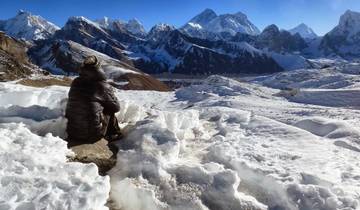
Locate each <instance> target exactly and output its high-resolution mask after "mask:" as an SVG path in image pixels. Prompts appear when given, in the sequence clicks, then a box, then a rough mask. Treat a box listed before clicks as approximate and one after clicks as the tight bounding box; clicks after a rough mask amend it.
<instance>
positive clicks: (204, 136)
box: [0, 71, 360, 210]
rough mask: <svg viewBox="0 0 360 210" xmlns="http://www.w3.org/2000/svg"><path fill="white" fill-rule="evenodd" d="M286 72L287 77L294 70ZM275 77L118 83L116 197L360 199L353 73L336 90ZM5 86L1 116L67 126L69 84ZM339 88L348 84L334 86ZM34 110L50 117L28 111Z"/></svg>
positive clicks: (38, 130)
mask: <svg viewBox="0 0 360 210" xmlns="http://www.w3.org/2000/svg"><path fill="white" fill-rule="evenodd" d="M304 72H305V73H306V74H307V72H306V71H304ZM287 74H288V75H286V77H287V80H289V79H297V77H296V76H295V78H292V76H291V74H292V73H287ZM293 74H294V75H298V74H301V73H299V72H293ZM336 74H337V73H336ZM294 75H293V76H294ZM329 75H330V76H332V74H330V73H329ZM298 76H299V75H298ZM315 76H316V75H315ZM274 77H276V76H270V77H267V78H261V79H259V78H257V79H256V80H255V81H256V82H255V83H253V82H252V83H246V82H238V81H235V80H232V79H228V78H225V77H220V76H212V77H210V78H208V79H207V80H206V81H204V82H203V83H202V84H200V85H192V86H189V87H186V88H182V89H179V90H177V91H175V92H170V93H159V92H151V91H148V92H141V91H117V93H116V94H117V96H118V98H119V100H120V101H121V111H120V112H119V113H118V114H117V117H118V119H119V121H120V122H121V126H122V127H123V130H124V132H126V134H127V137H126V139H125V140H124V141H122V142H120V143H119V144H118V145H119V147H120V151H119V153H118V162H117V165H116V167H115V168H113V169H112V170H111V171H110V173H109V175H110V184H111V192H110V197H111V199H112V200H113V201H114V205H115V206H117V207H118V208H120V209H125V210H127V209H151V210H152V209H321V210H325V209H326V210H328V209H330V210H331V209H358V208H360V196H359V195H360V161H359V159H360V156H359V151H360V145H359V140H358V139H359V132H360V131H359V129H358V128H359V127H358V126H359V125H360V124H359V122H360V120H359V119H360V112H359V111H358V110H356V109H354V107H356V105H357V100H356V99H354V98H355V97H349V96H350V95H351V96H354V94H358V93H359V92H360V89H357V88H356V80H355V79H354V78H348V85H347V86H345V87H342V88H343V89H340V90H334V89H333V90H326V89H315V90H314V89H313V90H311V89H298V91H299V92H296V93H295V94H294V95H292V94H289V95H286V94H279V92H280V90H279V89H273V88H268V87H264V86H263V85H262V84H268V83H267V81H269V80H273V79H274ZM311 79H312V78H309V80H311ZM325 80H326V78H324V81H325ZM326 83H328V84H331V83H333V81H332V80H331V79H328V80H327V82H326ZM298 84H300V83H298ZM307 84H310V83H307ZM323 85H326V84H325V82H324V84H323ZM313 88H315V87H313ZM317 88H318V87H317ZM0 90H1V91H0V97H1V98H5V99H6V100H2V101H1V102H0V116H2V117H1V123H8V122H20V121H22V122H24V123H25V126H27V127H28V128H29V129H30V130H31V131H32V132H33V133H34V134H32V135H34V137H36V135H35V134H37V135H40V136H43V135H44V134H45V133H46V132H52V133H56V135H59V136H65V133H64V131H65V125H66V121H65V119H64V118H63V117H62V114H61V113H62V110H63V107H64V104H65V102H64V99H65V98H66V94H67V89H66V88H60V87H52V88H50V89H38V88H28V87H23V86H19V85H13V84H8V83H1V84H0ZM341 91H344V92H346V93H347V91H351V93H352V94H350V95H347V94H337V95H336V94H335V95H334V93H337V92H341ZM318 92H322V93H323V94H318ZM301 94H307V95H306V97H302V95H301ZM319 95H321V100H318V98H319V97H318V96H319ZM17 96H24V97H23V98H18V97H17ZM335 96H336V97H337V98H338V99H339V100H338V101H341V103H338V102H335V101H334V97H335ZM16 98H17V99H18V100H15V99H16ZM305 99H306V100H305ZM319 102H322V103H319ZM32 105H38V106H32ZM347 105H350V106H347ZM33 110H38V111H40V112H41V113H45V114H44V116H46V117H43V118H39V117H38V116H31V113H33ZM5 125H6V126H8V124H5ZM14 138H15V139H16V138H17V137H16V136H14ZM37 138H42V137H37ZM35 139H36V138H35ZM5 194H6V193H5ZM3 202H4V204H7V203H6V201H3ZM10 209H11V208H10Z"/></svg>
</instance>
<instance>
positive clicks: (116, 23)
mask: <svg viewBox="0 0 360 210" xmlns="http://www.w3.org/2000/svg"><path fill="white" fill-rule="evenodd" d="M95 22H96V23H98V24H99V25H100V26H101V27H102V28H105V29H108V30H111V31H115V32H119V31H121V32H124V30H126V31H127V32H130V33H131V34H132V35H135V36H138V37H145V36H146V31H145V28H144V26H143V25H142V24H141V22H140V21H139V20H137V19H136V18H134V19H131V20H129V21H128V22H124V21H122V20H112V19H109V18H108V17H103V18H102V19H99V20H96V21H95Z"/></svg>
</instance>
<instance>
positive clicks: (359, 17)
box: [330, 10, 360, 36]
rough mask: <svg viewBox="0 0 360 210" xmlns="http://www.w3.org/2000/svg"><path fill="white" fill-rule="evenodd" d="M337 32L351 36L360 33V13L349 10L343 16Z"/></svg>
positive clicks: (336, 29)
mask: <svg viewBox="0 0 360 210" xmlns="http://www.w3.org/2000/svg"><path fill="white" fill-rule="evenodd" d="M335 31H337V32H338V33H347V34H348V35H349V36H353V35H355V34H357V33H358V32H360V13H359V12H355V11H351V10H347V11H346V12H345V13H344V14H343V15H341V17H340V21H339V25H338V26H337V27H336V28H335ZM330 33H331V32H330Z"/></svg>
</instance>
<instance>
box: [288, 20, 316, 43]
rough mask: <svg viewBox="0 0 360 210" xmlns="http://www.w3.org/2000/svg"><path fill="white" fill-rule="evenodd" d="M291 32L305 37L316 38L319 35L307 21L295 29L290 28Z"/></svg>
mask: <svg viewBox="0 0 360 210" xmlns="http://www.w3.org/2000/svg"><path fill="white" fill-rule="evenodd" d="M289 32H290V33H291V34H292V35H295V34H299V35H300V36H301V37H302V38H304V39H315V38H316V37H318V35H317V34H316V33H315V32H314V31H313V30H312V29H311V28H310V27H309V26H308V25H306V24H305V23H301V24H299V25H298V26H296V27H295V28H293V29H290V30H289Z"/></svg>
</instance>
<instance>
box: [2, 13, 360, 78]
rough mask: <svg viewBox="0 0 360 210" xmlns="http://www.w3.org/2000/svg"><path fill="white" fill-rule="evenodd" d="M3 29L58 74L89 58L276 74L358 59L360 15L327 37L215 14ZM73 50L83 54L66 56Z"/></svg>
mask: <svg viewBox="0 0 360 210" xmlns="http://www.w3.org/2000/svg"><path fill="white" fill-rule="evenodd" d="M0 30H2V31H4V32H5V33H6V34H7V35H9V36H12V37H14V38H17V39H22V40H23V41H26V42H29V43H31V44H30V47H29V48H30V49H29V51H28V54H29V56H30V58H31V59H30V60H31V61H33V62H34V63H36V64H37V65H39V66H40V67H42V68H43V69H46V70H48V71H50V72H52V73H57V74H64V73H72V72H73V73H76V72H77V67H76V65H74V63H76V62H73V61H74V59H75V60H80V59H81V57H83V56H84V55H85V54H88V53H89V52H96V53H101V54H103V55H106V56H102V58H103V59H107V60H109V59H114V60H116V61H118V62H121V63H122V64H123V65H128V66H130V67H132V68H135V69H136V68H137V69H140V70H141V71H143V72H146V73H151V74H157V73H164V72H170V73H178V74H191V75H203V74H242V73H247V74H251V73H272V72H278V71H283V70H292V69H296V68H306V67H311V62H309V61H308V60H307V59H308V58H317V57H339V58H342V59H354V58H359V57H360V42H359V40H360V13H358V12H354V11H347V12H346V13H345V14H344V15H342V16H341V18H340V21H339V24H338V26H336V27H335V28H334V29H333V30H332V31H330V32H329V33H327V34H326V35H325V36H324V37H319V36H317V35H316V34H315V33H314V31H313V30H312V29H311V28H310V27H308V26H306V25H305V24H300V25H299V26H297V27H295V28H293V29H291V30H288V31H286V30H281V29H279V28H278V27H277V26H276V25H270V26H268V27H266V28H265V29H264V30H263V31H260V30H259V29H258V28H257V27H256V26H255V25H254V24H253V23H251V21H250V20H249V19H248V18H247V16H246V15H245V14H243V13H241V12H238V13H235V14H222V15H218V14H216V13H215V12H214V11H213V10H211V9H206V10H205V11H203V12H201V13H200V14H199V15H196V16H195V17H194V18H192V19H191V20H190V21H189V22H187V23H186V24H184V26H182V27H180V28H175V27H173V26H171V25H167V24H158V25H156V26H154V27H153V28H152V29H151V30H150V31H149V32H146V31H145V29H144V27H143V25H142V24H141V23H140V21H138V20H136V19H133V20H130V21H128V22H125V21H121V20H112V19H109V18H106V17H104V18H102V19H99V20H94V21H92V20H89V19H87V18H85V17H70V18H69V19H68V21H67V22H66V24H65V25H64V26H63V27H62V28H60V27H58V26H56V25H54V24H52V23H50V22H48V21H46V20H45V19H44V18H42V17H40V16H36V15H32V14H31V13H29V12H25V11H19V13H18V14H17V15H16V16H15V17H14V18H11V19H8V20H3V21H0ZM69 43H70V44H69ZM70 46H72V48H74V46H77V47H76V48H77V49H80V48H81V49H82V51H84V53H80V52H81V51H80V52H79V51H76V53H75V50H64V49H68V48H69V47H70ZM85 52H86V53H85ZM104 62H110V61H104Z"/></svg>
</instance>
